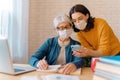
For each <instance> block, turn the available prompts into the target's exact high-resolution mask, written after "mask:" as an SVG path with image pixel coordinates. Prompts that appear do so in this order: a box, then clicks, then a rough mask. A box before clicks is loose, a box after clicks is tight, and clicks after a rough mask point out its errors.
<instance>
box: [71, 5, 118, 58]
mask: <svg viewBox="0 0 120 80" xmlns="http://www.w3.org/2000/svg"><path fill="white" fill-rule="evenodd" d="M69 16H70V18H71V19H72V21H73V24H74V26H73V28H74V31H75V32H76V36H77V37H78V40H79V42H80V43H81V45H82V47H81V49H80V50H79V51H74V53H73V54H74V55H75V56H77V57H92V56H95V57H99V56H114V55H119V54H120V42H119V40H118V39H117V37H116V36H115V34H114V33H113V31H112V29H111V27H110V26H109V24H108V23H107V22H106V21H105V20H103V19H101V18H93V17H91V14H90V11H89V10H88V9H87V8H86V7H85V6H84V5H82V4H77V5H75V6H73V7H72V8H71V10H70V12H69Z"/></svg>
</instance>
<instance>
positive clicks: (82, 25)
mask: <svg viewBox="0 0 120 80" xmlns="http://www.w3.org/2000/svg"><path fill="white" fill-rule="evenodd" d="M86 25H87V22H86V21H85V20H82V21H80V22H79V23H75V27H76V28H77V29H79V30H84V29H85V28H86Z"/></svg>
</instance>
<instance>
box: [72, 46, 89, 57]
mask: <svg viewBox="0 0 120 80" xmlns="http://www.w3.org/2000/svg"><path fill="white" fill-rule="evenodd" d="M73 55H74V56H76V57H86V56H89V51H88V49H87V48H86V47H83V46H81V49H80V50H79V51H73Z"/></svg>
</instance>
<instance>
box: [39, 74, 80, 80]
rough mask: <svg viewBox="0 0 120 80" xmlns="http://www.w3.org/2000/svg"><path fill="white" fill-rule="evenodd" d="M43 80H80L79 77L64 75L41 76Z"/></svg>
mask: <svg viewBox="0 0 120 80" xmlns="http://www.w3.org/2000/svg"><path fill="white" fill-rule="evenodd" d="M41 79H42V80H80V79H79V77H78V76H70V75H63V74H51V75H46V76H41Z"/></svg>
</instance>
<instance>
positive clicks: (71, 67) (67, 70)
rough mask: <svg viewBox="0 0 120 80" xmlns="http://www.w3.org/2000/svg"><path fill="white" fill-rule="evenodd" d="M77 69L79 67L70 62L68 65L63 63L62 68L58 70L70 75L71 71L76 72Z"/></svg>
mask: <svg viewBox="0 0 120 80" xmlns="http://www.w3.org/2000/svg"><path fill="white" fill-rule="evenodd" d="M76 70H77V68H76V66H75V64H73V63H68V64H66V65H63V66H62V68H61V69H60V70H59V71H58V72H59V73H62V74H67V75H69V74H70V73H72V72H74V71H76Z"/></svg>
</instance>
